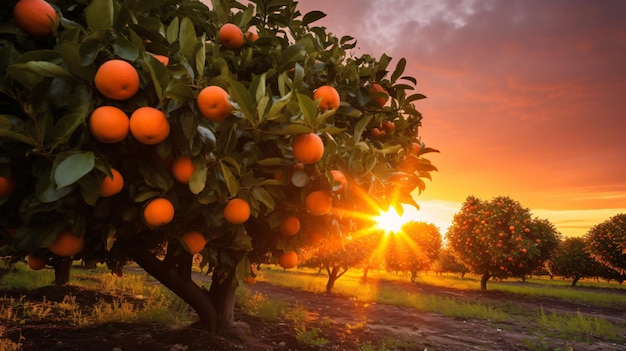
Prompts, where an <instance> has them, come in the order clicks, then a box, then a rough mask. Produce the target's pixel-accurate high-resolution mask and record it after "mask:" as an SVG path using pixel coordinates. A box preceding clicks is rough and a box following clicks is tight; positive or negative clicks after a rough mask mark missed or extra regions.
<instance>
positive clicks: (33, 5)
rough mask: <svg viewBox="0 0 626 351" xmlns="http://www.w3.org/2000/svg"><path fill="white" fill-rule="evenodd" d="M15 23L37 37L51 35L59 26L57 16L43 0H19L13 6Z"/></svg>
mask: <svg viewBox="0 0 626 351" xmlns="http://www.w3.org/2000/svg"><path fill="white" fill-rule="evenodd" d="M13 19H14V20H15V24H16V25H17V26H18V27H19V28H20V29H21V30H23V31H24V32H26V33H28V34H30V35H32V36H34V37H38V38H45V37H49V36H51V35H52V31H53V29H56V28H58V26H59V16H57V13H56V11H55V10H54V8H53V7H52V6H50V4H48V3H47V2H46V1H44V0H20V1H18V2H17V4H15V7H14V8H13Z"/></svg>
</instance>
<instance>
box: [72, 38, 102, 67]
mask: <svg viewBox="0 0 626 351" xmlns="http://www.w3.org/2000/svg"><path fill="white" fill-rule="evenodd" d="M101 50H102V44H101V43H100V41H99V40H94V39H87V40H85V41H83V42H82V43H80V46H79V47H78V62H79V63H80V65H81V66H89V65H91V64H92V63H93V61H94V60H95V59H96V57H98V54H99V53H100V51H101Z"/></svg>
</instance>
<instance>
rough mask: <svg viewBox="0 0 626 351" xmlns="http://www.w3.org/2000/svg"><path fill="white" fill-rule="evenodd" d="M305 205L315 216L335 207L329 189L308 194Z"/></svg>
mask: <svg viewBox="0 0 626 351" xmlns="http://www.w3.org/2000/svg"><path fill="white" fill-rule="evenodd" d="M304 204H305V207H306V209H307V211H309V213H310V214H312V215H314V216H323V215H325V214H327V213H329V212H330V210H331V209H332V208H333V198H332V197H331V196H330V194H329V193H328V192H327V191H324V190H316V191H313V192H311V193H310V194H309V195H307V197H306V199H305V201H304Z"/></svg>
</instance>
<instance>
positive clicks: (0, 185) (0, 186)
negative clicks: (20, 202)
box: [0, 176, 15, 199]
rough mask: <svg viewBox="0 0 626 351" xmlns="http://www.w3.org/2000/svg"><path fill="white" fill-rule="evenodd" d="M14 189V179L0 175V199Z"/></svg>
mask: <svg viewBox="0 0 626 351" xmlns="http://www.w3.org/2000/svg"><path fill="white" fill-rule="evenodd" d="M13 191H15V180H14V179H13V178H12V177H3V176H0V199H2V198H5V197H7V196H9V195H11V194H12V193H13Z"/></svg>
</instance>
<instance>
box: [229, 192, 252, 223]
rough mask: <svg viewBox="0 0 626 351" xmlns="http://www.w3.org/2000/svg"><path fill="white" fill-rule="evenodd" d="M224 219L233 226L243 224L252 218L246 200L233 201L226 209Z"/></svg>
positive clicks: (236, 199) (237, 199)
mask: <svg viewBox="0 0 626 351" xmlns="http://www.w3.org/2000/svg"><path fill="white" fill-rule="evenodd" d="M224 218H226V220H227V221H229V222H230V223H232V224H241V223H243V222H245V221H247V220H248V218H250V205H249V204H248V202H247V201H246V200H244V199H239V198H235V199H232V200H230V201H228V203H227V204H226V207H224Z"/></svg>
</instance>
